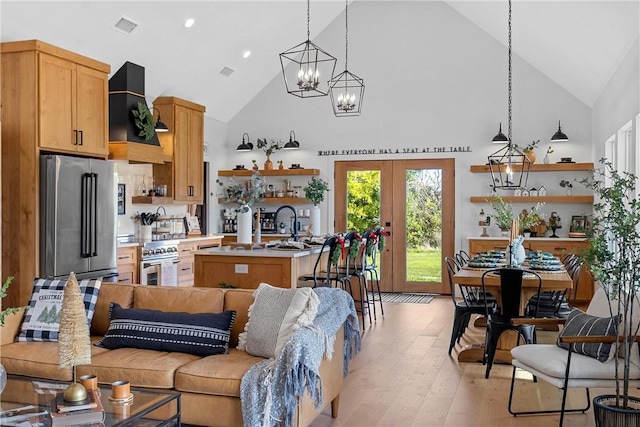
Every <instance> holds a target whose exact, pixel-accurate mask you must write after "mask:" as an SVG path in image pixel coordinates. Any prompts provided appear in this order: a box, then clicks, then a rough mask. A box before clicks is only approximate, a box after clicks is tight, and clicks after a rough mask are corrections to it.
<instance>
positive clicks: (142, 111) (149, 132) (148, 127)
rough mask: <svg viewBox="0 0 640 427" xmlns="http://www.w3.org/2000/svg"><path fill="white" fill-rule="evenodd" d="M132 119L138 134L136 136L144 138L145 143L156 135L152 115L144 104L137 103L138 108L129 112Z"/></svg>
mask: <svg viewBox="0 0 640 427" xmlns="http://www.w3.org/2000/svg"><path fill="white" fill-rule="evenodd" d="M131 113H132V114H133V117H134V123H135V125H136V127H137V128H138V129H140V132H138V136H139V137H140V138H144V140H145V141H148V140H150V139H151V138H153V135H154V134H155V133H156V122H155V120H153V114H151V111H149V108H148V107H147V105H146V104H144V103H142V102H138V108H137V109H133V110H131Z"/></svg>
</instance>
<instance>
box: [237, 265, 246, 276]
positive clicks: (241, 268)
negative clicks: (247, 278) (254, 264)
mask: <svg viewBox="0 0 640 427" xmlns="http://www.w3.org/2000/svg"><path fill="white" fill-rule="evenodd" d="M235 268H236V274H249V265H248V264H235Z"/></svg>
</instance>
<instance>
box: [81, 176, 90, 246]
mask: <svg viewBox="0 0 640 427" xmlns="http://www.w3.org/2000/svg"><path fill="white" fill-rule="evenodd" d="M90 180H91V174H90V173H84V174H82V187H81V190H80V256H81V257H82V258H88V257H90V256H91V255H90V253H89V233H88V230H89V224H88V222H89V212H88V207H89V183H90Z"/></svg>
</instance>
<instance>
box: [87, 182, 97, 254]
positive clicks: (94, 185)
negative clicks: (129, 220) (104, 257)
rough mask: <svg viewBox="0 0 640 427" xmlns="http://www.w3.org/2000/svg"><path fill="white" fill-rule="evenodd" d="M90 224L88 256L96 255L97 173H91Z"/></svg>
mask: <svg viewBox="0 0 640 427" xmlns="http://www.w3.org/2000/svg"><path fill="white" fill-rule="evenodd" d="M89 210H90V212H91V217H90V218H91V225H90V227H91V228H90V232H91V234H90V236H89V248H90V256H98V219H97V215H98V174H97V173H92V174H91V206H89Z"/></svg>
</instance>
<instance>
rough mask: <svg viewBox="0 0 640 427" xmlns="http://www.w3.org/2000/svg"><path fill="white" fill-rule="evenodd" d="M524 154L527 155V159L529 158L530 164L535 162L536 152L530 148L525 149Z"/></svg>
mask: <svg viewBox="0 0 640 427" xmlns="http://www.w3.org/2000/svg"><path fill="white" fill-rule="evenodd" d="M524 155H525V156H527V159H529V161H530V162H531V164H534V163H535V162H536V153H534V152H533V151H532V150H529V151H525V152H524Z"/></svg>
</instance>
